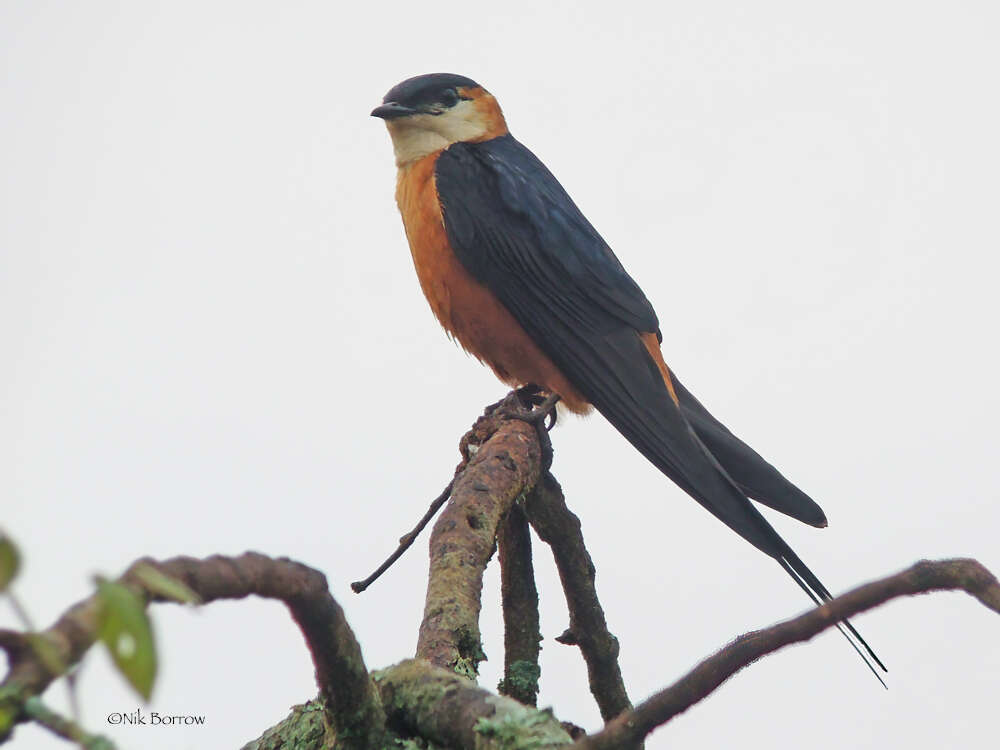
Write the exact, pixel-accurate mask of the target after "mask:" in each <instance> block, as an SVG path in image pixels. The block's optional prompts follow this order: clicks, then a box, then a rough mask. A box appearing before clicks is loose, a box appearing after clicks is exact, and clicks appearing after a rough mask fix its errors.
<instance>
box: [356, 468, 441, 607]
mask: <svg viewBox="0 0 1000 750" xmlns="http://www.w3.org/2000/svg"><path fill="white" fill-rule="evenodd" d="M454 483H455V480H454V479H452V480H451V481H450V482H448V486H447V487H445V488H444V489H443V490H441V494H439V495H438V496H437V497H436V498H434V500H432V501H431V505H430V507H429V508H428V509H427V512H426V513H424V515H423V518H421V519H420V520H419V521H417V525H416V526H414V527H413V528H412V529H410V531H408V532H407V533H405V534H403V536H401V537H400V538H399V546H398V547H396V551H395V552H393V553H392V554H391V555H389V557H387V558H386V560H385V562H384V563H382V564H381V565H379V566H378V567H377V568H376V569H375V572H374V573H372V574H371V575H370V576H368V577H367V578H365V579H364V580H363V581H355V582H354V583H352V584H351V591H353V592H354V593H355V594H360V593H361V592H362V591H364V590H365V589H367V588H368V587H369V586H371V585H372V584H373V583H375V581H377V580H378V579H379V578H380V577H381V576H382V574H383V573H385V571H387V570H388V569H389V568H391V567H392V564H393V563H394V562H396V560H398V559H399V558H401V557H402V556H403V553H404V552H406V550H408V549H409V548H410V546H411V545H412V544H413V543H414V542H415V541H416V540H417V537H418V536H420V532H421V531H423V530H424V527H425V526H426V525H427V524H428V523H430V521H431V519H432V518H434V515H435V514H436V513H437V512H438V511H439V510H441V506H442V505H444V504H445V503H446V502H447V501H448V497H449V496H450V495H451V488H452V485H453V484H454Z"/></svg>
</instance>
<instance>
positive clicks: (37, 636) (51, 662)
mask: <svg viewBox="0 0 1000 750" xmlns="http://www.w3.org/2000/svg"><path fill="white" fill-rule="evenodd" d="M24 640H26V641H27V642H28V645H29V646H30V647H31V650H32V651H34V652H35V656H37V657H38V661H40V662H41V663H42V664H44V665H45V668H46V669H47V670H49V673H50V674H52V675H53V676H55V677H58V676H59V675H61V674H63V673H65V672H66V669H67V667H66V662H64V661H63V660H62V657H61V656H60V655H59V650H58V649H57V648H56V647H55V644H54V643H52V641H50V640H49V639H48V638H46V637H45V635H44V634H42V633H28V634H27V635H26V636H24Z"/></svg>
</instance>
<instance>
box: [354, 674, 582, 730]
mask: <svg viewBox="0 0 1000 750" xmlns="http://www.w3.org/2000/svg"><path fill="white" fill-rule="evenodd" d="M374 678H375V682H376V684H377V685H378V688H379V691H380V693H381V696H382V705H384V706H385V709H386V718H387V721H388V723H389V725H390V726H391V727H392V728H394V729H396V730H397V731H400V732H402V733H405V734H407V735H411V736H413V735H415V736H418V737H422V738H424V739H425V740H429V741H430V742H433V743H435V744H436V745H443V746H445V747H454V748H473V747H474V748H477V750H501V749H506V748H515V747H523V748H528V747H530V748H538V749H539V750H544V749H545V748H554V747H563V746H566V745H569V744H571V742H572V740H571V739H570V736H569V735H568V734H567V733H566V731H565V730H564V729H563V728H562V726H560V724H559V722H558V721H556V719H555V718H554V717H553V716H552V714H551V713H550V712H548V711H538V710H537V709H534V708H528V707H527V706H524V705H522V704H520V703H518V702H517V701H515V700H513V699H511V698H504V697H502V696H497V695H494V694H492V693H490V692H489V691H487V690H483V689H482V688H481V687H478V686H477V685H476V684H475V683H473V682H471V681H469V680H467V679H465V678H464V677H460V676H458V675H456V674H455V673H454V672H452V671H450V670H446V669H440V668H438V667H433V666H431V665H430V664H428V663H427V662H425V661H423V660H421V659H410V660H408V661H404V662H401V663H399V664H397V665H395V666H393V667H389V668H388V669H385V670H382V671H380V672H376V673H375V674H374Z"/></svg>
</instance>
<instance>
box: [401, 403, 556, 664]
mask: <svg viewBox="0 0 1000 750" xmlns="http://www.w3.org/2000/svg"><path fill="white" fill-rule="evenodd" d="M462 447H463V452H464V453H466V455H469V456H471V458H470V460H469V462H468V465H467V466H466V467H465V469H464V470H463V471H462V472H461V473H460V474H459V475H458V476H457V477H456V478H455V482H454V485H453V487H452V492H451V499H450V500H449V501H448V505H447V506H446V507H445V509H444V511H443V512H442V513H441V517H440V518H439V519H438V520H437V523H435V524H434V530H433V531H432V532H431V539H430V558H431V563H430V577H429V579H428V582H427V599H426V602H425V605H424V616H423V621H422V622H421V624H420V635H419V638H418V641H417V656H418V657H419V658H423V659H427V660H428V661H430V662H431V663H432V664H435V665H437V666H439V667H445V668H447V669H455V670H457V671H459V672H460V673H461V674H465V675H466V676H469V677H473V676H475V674H476V672H477V669H478V665H479V662H480V661H481V660H482V658H483V651H482V644H481V642H480V634H479V611H480V607H481V592H482V586H483V571H484V570H485V569H486V564H487V562H489V559H490V557H492V555H493V550H494V548H495V546H496V535H497V527H498V526H499V525H500V521H501V519H502V518H503V517H504V516H505V515H506V514H507V512H508V511H509V510H510V508H511V506H512V505H513V503H514V501H515V500H516V499H517V498H518V497H520V496H521V495H522V494H524V493H525V492H527V491H528V490H530V489H531V488H532V487H533V486H534V485H535V482H536V481H537V480H538V475H539V472H540V470H541V449H540V447H539V441H538V434H537V432H536V431H535V428H534V427H533V426H532V425H530V424H527V423H526V422H523V421H521V420H518V419H506V418H503V417H502V416H501V415H499V414H494V413H493V411H492V410H491V409H487V413H486V414H485V415H484V416H483V417H481V418H480V419H479V420H478V421H477V422H476V424H475V425H474V426H473V429H472V431H471V432H470V433H469V434H467V435H466V436H465V437H464V438H463V439H462Z"/></svg>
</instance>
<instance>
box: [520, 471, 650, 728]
mask: <svg viewBox="0 0 1000 750" xmlns="http://www.w3.org/2000/svg"><path fill="white" fill-rule="evenodd" d="M525 510H526V511H527V513H528V520H529V521H530V522H531V525H532V526H533V527H534V528H535V531H537V532H538V536H540V537H541V538H542V540H543V541H544V542H546V543H548V545H549V546H550V547H551V548H552V555H553V556H554V557H555V561H556V567H557V568H558V569H559V579H560V580H561V581H562V586H563V590H564V591H565V593H566V604H567V606H568V608H569V629H568V630H567V631H566V632H565V633H564V634H563V635H561V636H559V638H558V639H557V640H558V641H559V642H560V643H566V644H576V645H578V646H579V647H580V651H581V653H582V654H583V659H584V661H585V662H586V663H587V675H588V677H589V679H590V692H591V693H592V694H593V696H594V699H595V700H596V701H597V705H598V707H599V708H600V710H601V717H602V718H603V719H604V720H605V721H610V720H611V719H612V718H614V717H615V716H618V715H619V714H620V713H621V712H622V711H625V710H627V709H630V708H632V704H631V702H630V701H629V699H628V695H627V694H626V692H625V683H624V682H623V681H622V673H621V669H620V668H619V666H618V639H617V638H615V637H614V636H613V635H612V634H611V633H610V632H609V631H608V623H607V621H606V620H605V619H604V610H603V609H601V603H600V602H599V601H598V599H597V589H596V587H595V585H594V575H595V570H594V563H593V561H592V560H591V559H590V554H589V553H588V552H587V548H586V546H585V545H584V543H583V533H582V532H581V531H580V519H579V518H577V517H576V516H575V515H574V514H573V512H572V511H570V509H569V508H567V507H566V500H565V498H563V494H562V488H561V487H560V486H559V483H558V482H557V481H556V480H555V477H553V476H552V475H551V474H548V473H546V475H545V476H544V477H543V478H542V479H541V480H540V481H539V482H538V483H537V484H536V485H535V488H534V491H533V492H532V493H531V494H530V495H528V497H527V501H526V503H525Z"/></svg>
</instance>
